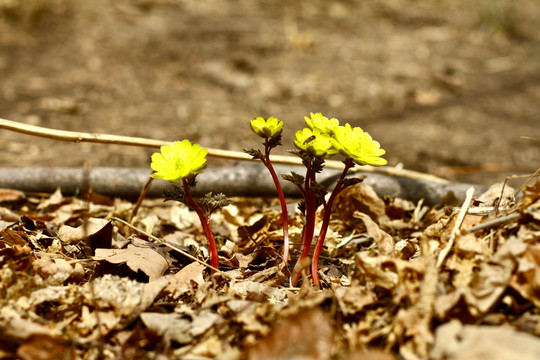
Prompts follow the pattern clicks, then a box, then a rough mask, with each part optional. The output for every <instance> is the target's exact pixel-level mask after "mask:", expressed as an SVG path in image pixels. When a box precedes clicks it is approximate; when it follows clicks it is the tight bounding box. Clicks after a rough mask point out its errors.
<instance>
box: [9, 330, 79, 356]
mask: <svg viewBox="0 0 540 360" xmlns="http://www.w3.org/2000/svg"><path fill="white" fill-rule="evenodd" d="M17 356H19V357H20V358H21V359H22V360H71V359H75V353H74V350H73V349H72V347H71V346H70V344H69V342H68V341H67V340H66V339H64V338H62V337H61V336H52V335H49V334H47V335H45V334H39V335H38V334H36V335H32V336H31V337H30V338H29V339H28V340H27V341H25V343H24V344H22V345H21V346H19V348H18V349H17Z"/></svg>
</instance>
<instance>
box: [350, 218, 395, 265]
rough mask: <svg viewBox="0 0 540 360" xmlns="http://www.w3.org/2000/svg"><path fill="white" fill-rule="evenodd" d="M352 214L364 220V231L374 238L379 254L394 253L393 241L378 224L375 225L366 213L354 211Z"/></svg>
mask: <svg viewBox="0 0 540 360" xmlns="http://www.w3.org/2000/svg"><path fill="white" fill-rule="evenodd" d="M353 216H354V217H355V218H358V219H361V220H362V221H363V222H364V224H365V225H366V232H367V233H368V235H369V236H371V237H372V238H373V239H374V240H375V243H376V244H377V247H378V249H379V253H380V254H381V255H392V254H394V246H395V243H394V239H393V238H392V236H390V235H389V234H388V233H386V232H384V231H383V230H381V228H380V227H379V225H377V223H375V222H374V221H373V220H372V219H371V218H370V217H369V216H368V215H366V214H364V213H361V212H358V211H355V212H354V215H353Z"/></svg>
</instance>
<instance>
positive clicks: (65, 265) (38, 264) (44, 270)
mask: <svg viewBox="0 0 540 360" xmlns="http://www.w3.org/2000/svg"><path fill="white" fill-rule="evenodd" d="M33 265H34V269H35V270H36V271H37V272H38V273H39V274H40V275H41V276H43V277H44V278H46V279H47V283H48V284H49V285H53V286H56V285H61V284H63V283H64V282H66V281H67V280H69V279H72V280H82V279H83V278H84V268H83V267H82V265H81V264H80V263H79V262H75V261H67V260H65V259H62V258H56V259H51V258H50V257H46V256H44V257H42V258H41V259H37V260H35V261H34V262H33Z"/></svg>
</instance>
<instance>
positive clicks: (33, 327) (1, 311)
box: [0, 306, 60, 344]
mask: <svg viewBox="0 0 540 360" xmlns="http://www.w3.org/2000/svg"><path fill="white" fill-rule="evenodd" d="M54 333H55V332H54V330H51V329H50V328H49V327H47V326H45V325H42V324H39V323H37V322H34V321H31V320H29V319H24V318H23V317H22V316H21V314H19V312H18V311H17V310H14V309H12V308H11V307H7V306H3V307H1V308H0V339H2V342H8V343H15V344H18V343H20V342H22V341H24V340H26V339H28V338H30V337H31V336H32V335H51V334H53V335H54ZM57 335H60V334H57Z"/></svg>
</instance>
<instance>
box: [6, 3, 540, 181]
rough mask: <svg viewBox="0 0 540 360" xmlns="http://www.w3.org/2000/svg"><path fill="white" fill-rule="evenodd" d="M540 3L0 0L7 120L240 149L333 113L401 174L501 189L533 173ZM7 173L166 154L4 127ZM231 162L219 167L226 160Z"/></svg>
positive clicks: (136, 162) (132, 161)
mask: <svg viewBox="0 0 540 360" xmlns="http://www.w3.org/2000/svg"><path fill="white" fill-rule="evenodd" d="M538 29H540V3H539V2H538V1H536V0H520V1H512V0H478V1H468V0H439V1H428V0H425V1H410V0H385V1H383V0H373V1H345V0H344V1H329V0H326V1H323V0H309V1H308V0H297V1H283V0H267V1H262V0H261V1H251V0H244V1H233V0H231V1H225V0H183V1H182V0H116V1H114V0H92V1H85V0H0V118H5V119H9V120H15V121H20V122H24V123H28V124H34V125H39V126H45V127H51V128H57V129H64V130H74V131H85V132H100V133H110V134H117V135H128V136H142V137H149V138H155V139H163V140H171V141H173V140H179V139H184V138H188V139H191V140H192V141H197V142H199V143H200V144H201V145H203V146H206V147H213V148H223V149H231V150H241V149H242V148H247V147H255V146H257V145H258V143H259V140H258V138H256V137H255V136H254V135H253V134H252V133H251V130H250V127H249V120H250V119H252V118H253V117H254V116H265V117H266V116H270V115H272V116H276V117H278V118H280V119H282V120H283V121H284V122H285V133H284V144H285V146H284V147H283V149H281V150H280V152H281V153H282V154H285V150H286V149H288V148H292V140H291V139H292V137H293V135H294V132H295V131H296V130H297V129H299V128H301V127H303V117H304V116H305V115H308V114H309V113H310V112H322V113H323V114H325V115H327V116H328V117H336V118H338V119H340V120H341V122H342V123H344V122H349V123H351V124H352V125H354V126H360V127H362V128H363V129H364V130H366V131H369V132H370V133H371V134H372V135H373V137H374V138H375V139H377V140H379V141H380V142H381V144H382V146H383V148H385V149H386V150H387V154H388V156H387V158H388V160H389V164H390V165H398V164H402V165H403V166H404V167H406V168H409V169H415V170H420V171H424V172H430V173H435V174H437V175H441V176H446V177H449V178H451V179H455V180H460V181H467V182H476V183H484V184H491V183H493V182H495V181H501V180H503V179H504V177H505V176H507V175H508V174H518V173H527V172H529V173H530V172H533V171H534V170H536V169H537V168H538V166H539V161H538V159H540V143H539V142H538V141H531V140H523V139H520V136H530V137H536V138H539V137H540V126H539V125H540V121H539V119H538V116H539V110H540V106H539V104H540V61H539V59H540V32H539V31H538ZM0 141H1V143H2V147H1V149H2V151H1V152H0V166H24V167H37V166H82V165H84V164H85V163H89V164H90V165H92V166H120V167H131V166H137V167H145V166H149V156H150V154H151V153H152V150H149V149H139V148H130V147H121V146H105V145H92V144H72V143H61V142H56V141H52V140H47V139H39V138H33V137H29V136H27V135H22V134H16V133H12V132H8V131H5V130H2V131H0ZM215 164H216V165H219V163H218V162H216V163H215Z"/></svg>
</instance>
